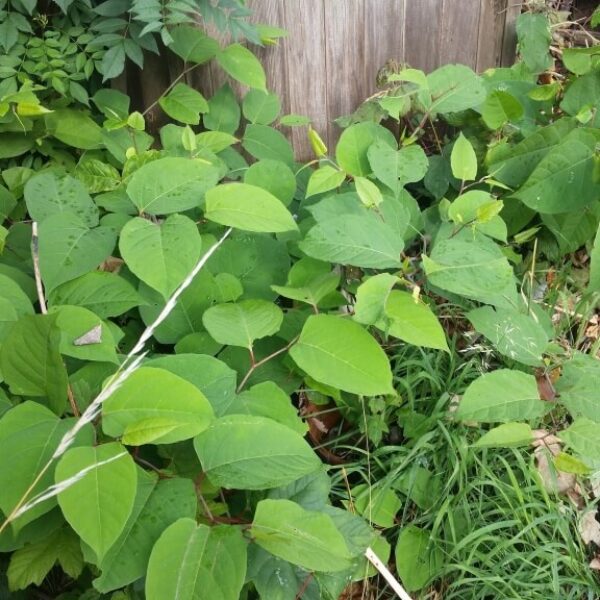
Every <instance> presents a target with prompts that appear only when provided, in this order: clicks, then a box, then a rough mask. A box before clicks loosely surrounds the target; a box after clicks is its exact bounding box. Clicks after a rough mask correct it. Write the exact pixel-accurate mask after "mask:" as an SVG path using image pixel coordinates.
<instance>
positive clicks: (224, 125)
mask: <svg viewBox="0 0 600 600" xmlns="http://www.w3.org/2000/svg"><path fill="white" fill-rule="evenodd" d="M208 107H209V111H208V113H207V114H206V115H204V118H203V119H202V121H203V123H204V126H205V127H206V128H207V129H211V130H213V131H221V132H224V133H229V134H234V133H235V132H236V130H237V128H238V127H239V125H240V116H241V111H240V107H239V104H238V102H237V99H236V97H235V94H234V93H233V91H232V89H231V88H230V87H229V85H227V84H225V85H223V86H222V87H221V88H219V89H218V90H217V92H216V93H215V94H214V95H213V96H212V98H211V99H210V100H209V101H208Z"/></svg>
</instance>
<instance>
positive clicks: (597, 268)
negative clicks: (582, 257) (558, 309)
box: [587, 224, 600, 292]
mask: <svg viewBox="0 0 600 600" xmlns="http://www.w3.org/2000/svg"><path fill="white" fill-rule="evenodd" d="M590 259H591V265H590V280H589V282H588V287H587V291H588V292H600V224H599V225H598V231H597V232H596V237H595V238H594V246H593V248H592V252H591V255H590Z"/></svg>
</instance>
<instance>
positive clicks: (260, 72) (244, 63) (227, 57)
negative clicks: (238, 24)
mask: <svg viewBox="0 0 600 600" xmlns="http://www.w3.org/2000/svg"><path fill="white" fill-rule="evenodd" d="M217 62H218V63H219V65H220V66H221V67H222V69H223V70H224V71H225V72H226V73H227V74H228V75H231V77H233V78H234V79H235V80H237V81H239V82H240V83H243V84H244V85H247V86H249V87H251V88H256V89H258V90H263V91H265V92H266V85H267V78H266V75H265V71H264V69H263V67H262V65H261V64H260V61H259V60H258V59H257V58H256V56H254V54H253V53H252V52H251V51H250V50H248V48H245V47H244V46H242V45H241V44H231V45H230V46H227V48H225V50H222V51H221V52H218V53H217Z"/></svg>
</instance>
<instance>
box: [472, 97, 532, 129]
mask: <svg viewBox="0 0 600 600" xmlns="http://www.w3.org/2000/svg"><path fill="white" fill-rule="evenodd" d="M523 112H524V110H523V105H522V104H521V103H520V102H519V100H518V99H517V98H515V97H514V96H513V95H512V94H509V93H508V92H503V91H501V90H494V91H492V92H490V93H489V94H488V97H487V98H486V99H485V102H484V103H483V106H482V107H481V118H482V119H483V122H484V123H485V124H486V125H487V126H488V127H489V128H490V129H492V130H496V129H500V128H501V127H502V126H504V125H506V123H510V122H513V123H514V122H515V121H518V120H519V119H520V118H521V117H522V116H523Z"/></svg>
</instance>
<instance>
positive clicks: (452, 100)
mask: <svg viewBox="0 0 600 600" xmlns="http://www.w3.org/2000/svg"><path fill="white" fill-rule="evenodd" d="M427 84H428V86H429V93H430V94H431V97H432V100H431V104H430V105H429V106H427V108H428V110H429V112H430V113H453V112H459V111H463V110H468V109H469V108H475V107H477V106H479V105H480V104H481V103H482V102H483V101H484V100H485V97H486V89H485V86H484V85H483V82H482V81H481V78H480V77H479V76H478V75H476V74H475V73H474V72H473V70H472V69H470V68H469V67H467V66H465V65H445V66H443V67H440V68H439V69H436V70H435V71H433V72H432V73H430V74H429V75H427Z"/></svg>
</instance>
